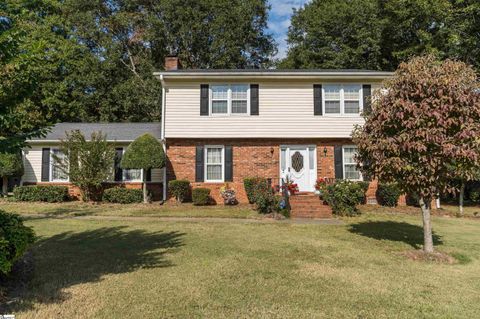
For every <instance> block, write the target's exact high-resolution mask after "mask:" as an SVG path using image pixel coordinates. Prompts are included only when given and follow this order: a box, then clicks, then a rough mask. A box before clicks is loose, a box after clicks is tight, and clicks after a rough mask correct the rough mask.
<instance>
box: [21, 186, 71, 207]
mask: <svg viewBox="0 0 480 319" xmlns="http://www.w3.org/2000/svg"><path fill="white" fill-rule="evenodd" d="M13 196H14V197H15V199H16V200H19V201H24V202H49V203H56V202H65V201H67V200H69V198H70V197H69V196H68V187H67V186H53V185H34V186H18V187H15V188H14V190H13Z"/></svg>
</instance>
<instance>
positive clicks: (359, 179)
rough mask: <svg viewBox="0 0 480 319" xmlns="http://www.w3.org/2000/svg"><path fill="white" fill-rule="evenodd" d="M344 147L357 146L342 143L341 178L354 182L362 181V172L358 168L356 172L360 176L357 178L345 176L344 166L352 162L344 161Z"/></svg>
mask: <svg viewBox="0 0 480 319" xmlns="http://www.w3.org/2000/svg"><path fill="white" fill-rule="evenodd" d="M346 148H356V149H358V147H357V146H356V145H342V170H343V176H342V177H343V179H345V180H349V181H354V182H361V181H363V176H362V172H361V171H360V170H358V174H359V176H360V178H358V179H352V178H346V177H345V175H346V172H345V166H346V165H353V164H350V163H345V149H346Z"/></svg>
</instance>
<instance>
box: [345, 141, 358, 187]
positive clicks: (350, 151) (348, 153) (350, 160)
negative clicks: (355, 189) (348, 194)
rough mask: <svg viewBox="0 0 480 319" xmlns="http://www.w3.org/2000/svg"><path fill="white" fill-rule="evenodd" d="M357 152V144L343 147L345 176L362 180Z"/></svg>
mask: <svg viewBox="0 0 480 319" xmlns="http://www.w3.org/2000/svg"><path fill="white" fill-rule="evenodd" d="M356 154H357V147H356V146H344V147H343V178H344V179H349V180H357V181H358V180H362V174H361V173H360V171H359V170H358V169H357V162H356V161H355V155H356Z"/></svg>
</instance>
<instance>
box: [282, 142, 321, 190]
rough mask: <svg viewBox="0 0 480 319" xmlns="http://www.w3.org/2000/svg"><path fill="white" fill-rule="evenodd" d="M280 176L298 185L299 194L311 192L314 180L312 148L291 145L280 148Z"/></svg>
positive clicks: (314, 170) (313, 152) (313, 151)
mask: <svg viewBox="0 0 480 319" xmlns="http://www.w3.org/2000/svg"><path fill="white" fill-rule="evenodd" d="M280 176H281V178H282V179H283V180H286V179H287V178H288V179H290V180H291V181H293V182H294V183H295V184H297V185H298V189H299V191H300V192H313V191H314V190H315V180H316V155H315V147H314V146H303V145H291V146H282V147H281V148H280Z"/></svg>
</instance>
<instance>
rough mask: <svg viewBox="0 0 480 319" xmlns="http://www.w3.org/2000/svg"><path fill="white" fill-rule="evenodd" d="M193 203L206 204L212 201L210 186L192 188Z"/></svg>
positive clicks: (197, 204)
mask: <svg viewBox="0 0 480 319" xmlns="http://www.w3.org/2000/svg"><path fill="white" fill-rule="evenodd" d="M192 201H193V205H196V206H204V205H208V204H209V203H210V188H203V187H199V188H194V189H193V190H192Z"/></svg>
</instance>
